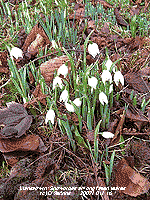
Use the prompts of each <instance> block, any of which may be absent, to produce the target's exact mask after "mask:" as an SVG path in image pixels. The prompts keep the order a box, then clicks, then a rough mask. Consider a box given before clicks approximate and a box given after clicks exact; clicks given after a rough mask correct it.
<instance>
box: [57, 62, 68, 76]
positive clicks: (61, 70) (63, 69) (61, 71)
mask: <svg viewBox="0 0 150 200" xmlns="http://www.w3.org/2000/svg"><path fill="white" fill-rule="evenodd" d="M59 74H62V75H64V76H66V75H67V74H68V67H67V66H66V65H65V64H63V65H61V66H60V67H59V69H58V75H59Z"/></svg>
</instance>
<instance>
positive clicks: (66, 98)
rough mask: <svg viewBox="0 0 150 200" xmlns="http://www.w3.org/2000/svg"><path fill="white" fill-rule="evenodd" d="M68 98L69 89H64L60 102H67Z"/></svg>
mask: <svg viewBox="0 0 150 200" xmlns="http://www.w3.org/2000/svg"><path fill="white" fill-rule="evenodd" d="M67 100H68V91H67V90H64V91H63V92H62V93H61V95H60V102H61V101H63V102H66V101H67Z"/></svg>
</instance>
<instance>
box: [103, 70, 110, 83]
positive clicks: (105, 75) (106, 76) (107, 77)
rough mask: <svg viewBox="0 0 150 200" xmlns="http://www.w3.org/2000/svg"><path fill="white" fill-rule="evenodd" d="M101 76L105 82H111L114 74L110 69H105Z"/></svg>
mask: <svg viewBox="0 0 150 200" xmlns="http://www.w3.org/2000/svg"><path fill="white" fill-rule="evenodd" d="M101 77H102V81H103V83H104V84H105V82H106V81H110V83H111V82H112V76H111V73H110V72H109V71H108V70H103V72H102V76H101Z"/></svg>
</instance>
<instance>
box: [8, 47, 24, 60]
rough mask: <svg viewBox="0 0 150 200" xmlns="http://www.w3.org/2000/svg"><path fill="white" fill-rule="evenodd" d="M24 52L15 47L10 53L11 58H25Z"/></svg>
mask: <svg viewBox="0 0 150 200" xmlns="http://www.w3.org/2000/svg"><path fill="white" fill-rule="evenodd" d="M22 54H23V52H22V50H21V49H19V48H17V47H13V48H12V49H11V51H10V56H11V57H12V56H14V57H15V58H16V59H18V58H19V57H21V58H23V55H22Z"/></svg>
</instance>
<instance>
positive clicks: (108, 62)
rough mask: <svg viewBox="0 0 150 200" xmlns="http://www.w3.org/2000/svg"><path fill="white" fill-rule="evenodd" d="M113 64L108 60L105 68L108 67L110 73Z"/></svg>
mask: <svg viewBox="0 0 150 200" xmlns="http://www.w3.org/2000/svg"><path fill="white" fill-rule="evenodd" d="M112 64H113V62H112V61H111V60H110V59H109V58H108V60H107V61H106V64H105V66H106V67H107V70H108V71H109V70H110V68H111V66H112Z"/></svg>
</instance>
